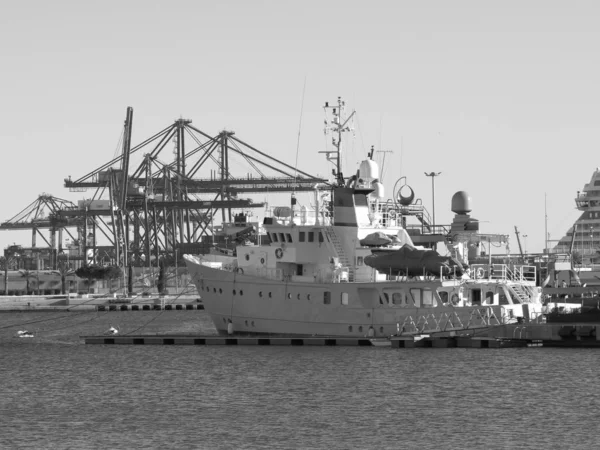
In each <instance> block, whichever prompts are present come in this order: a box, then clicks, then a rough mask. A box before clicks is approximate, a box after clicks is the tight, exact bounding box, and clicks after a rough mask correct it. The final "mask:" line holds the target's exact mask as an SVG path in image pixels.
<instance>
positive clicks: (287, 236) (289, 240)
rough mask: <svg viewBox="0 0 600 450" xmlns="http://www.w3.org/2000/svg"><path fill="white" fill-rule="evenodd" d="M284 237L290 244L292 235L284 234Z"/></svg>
mask: <svg viewBox="0 0 600 450" xmlns="http://www.w3.org/2000/svg"><path fill="white" fill-rule="evenodd" d="M285 237H286V239H287V241H288V242H292V235H291V234H290V233H286V234H285Z"/></svg>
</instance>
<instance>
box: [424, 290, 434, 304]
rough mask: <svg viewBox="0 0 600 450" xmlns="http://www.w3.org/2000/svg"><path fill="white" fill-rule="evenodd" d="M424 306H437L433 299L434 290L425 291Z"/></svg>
mask: <svg viewBox="0 0 600 450" xmlns="http://www.w3.org/2000/svg"><path fill="white" fill-rule="evenodd" d="M423 306H429V307H431V306H435V303H434V300H433V292H431V291H430V290H424V291H423Z"/></svg>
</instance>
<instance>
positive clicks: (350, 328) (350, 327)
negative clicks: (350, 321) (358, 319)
mask: <svg viewBox="0 0 600 450" xmlns="http://www.w3.org/2000/svg"><path fill="white" fill-rule="evenodd" d="M348 331H349V332H350V333H352V325H350V326H349V327H348Z"/></svg>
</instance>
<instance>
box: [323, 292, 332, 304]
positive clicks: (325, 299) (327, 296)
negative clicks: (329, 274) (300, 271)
mask: <svg viewBox="0 0 600 450" xmlns="http://www.w3.org/2000/svg"><path fill="white" fill-rule="evenodd" d="M323 303H324V304H325V305H330V304H331V292H330V291H325V292H323Z"/></svg>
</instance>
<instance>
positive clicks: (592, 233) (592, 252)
mask: <svg viewBox="0 0 600 450" xmlns="http://www.w3.org/2000/svg"><path fill="white" fill-rule="evenodd" d="M590 237H591V238H592V248H591V252H590V263H593V262H594V227H590Z"/></svg>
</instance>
